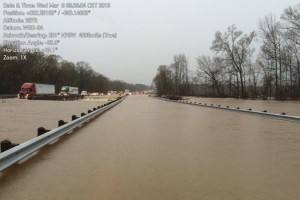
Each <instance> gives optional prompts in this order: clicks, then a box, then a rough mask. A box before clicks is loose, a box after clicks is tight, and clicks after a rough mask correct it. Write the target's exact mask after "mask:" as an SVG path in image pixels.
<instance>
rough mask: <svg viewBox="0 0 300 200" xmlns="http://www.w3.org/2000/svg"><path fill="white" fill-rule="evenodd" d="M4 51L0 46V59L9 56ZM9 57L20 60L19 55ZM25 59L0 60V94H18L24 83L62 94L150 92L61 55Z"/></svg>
mask: <svg viewBox="0 0 300 200" xmlns="http://www.w3.org/2000/svg"><path fill="white" fill-rule="evenodd" d="M4 48H6V46H0V57H1V58H3V55H5V54H6V53H5V52H4ZM15 48H17V47H15ZM10 55H12V56H14V55H15V56H19V55H20V53H11V54H10ZM26 57H27V60H23V61H22V60H16V61H4V60H3V59H0V94H17V93H18V92H19V91H20V88H21V85H22V84H23V83H25V82H36V83H46V84H53V85H55V86H56V92H59V90H60V88H61V86H63V85H69V86H74V87H79V90H80V91H82V90H86V91H88V92H99V93H106V92H107V91H109V90H114V91H124V90H125V89H129V90H130V91H143V90H147V89H149V86H146V85H143V84H130V83H126V82H124V81H120V80H110V79H109V78H108V77H106V76H104V75H103V74H101V73H98V72H96V71H95V70H94V69H93V68H92V66H91V65H90V64H89V63H87V62H84V61H80V62H77V63H73V62H70V61H67V60H63V59H62V58H61V57H60V56H58V55H46V54H44V53H40V52H34V53H31V52H27V53H26Z"/></svg>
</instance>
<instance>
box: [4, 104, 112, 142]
mask: <svg viewBox="0 0 300 200" xmlns="http://www.w3.org/2000/svg"><path fill="white" fill-rule="evenodd" d="M106 102H107V100H106V99H101V100H93V99H90V100H79V101H39V100H36V101H33V100H32V101H30V100H24V99H5V100H3V101H0V140H1V141H2V140H4V139H9V140H11V141H12V142H15V143H22V142H25V141H26V140H28V139H31V138H33V137H35V136H36V135H37V128H38V127H44V128H46V129H53V128H56V127H57V125H58V120H64V121H66V122H68V121H70V120H71V116H72V115H76V116H80V114H81V113H82V112H84V113H87V111H88V110H89V109H93V108H94V107H97V106H100V105H102V104H104V103H106Z"/></svg>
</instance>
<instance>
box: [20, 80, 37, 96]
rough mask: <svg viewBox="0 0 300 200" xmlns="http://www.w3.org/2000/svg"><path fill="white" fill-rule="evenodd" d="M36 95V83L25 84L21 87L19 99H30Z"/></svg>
mask: <svg viewBox="0 0 300 200" xmlns="http://www.w3.org/2000/svg"><path fill="white" fill-rule="evenodd" d="M34 95H35V85H34V83H24V84H23V85H22V86H21V91H20V92H19V94H18V97H19V99H24V98H26V99H27V98H28V97H30V96H34Z"/></svg>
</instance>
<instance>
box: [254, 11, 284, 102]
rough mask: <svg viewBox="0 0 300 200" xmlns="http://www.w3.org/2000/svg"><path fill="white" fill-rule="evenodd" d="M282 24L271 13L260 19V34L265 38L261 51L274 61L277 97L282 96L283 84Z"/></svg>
mask: <svg viewBox="0 0 300 200" xmlns="http://www.w3.org/2000/svg"><path fill="white" fill-rule="evenodd" d="M280 27H281V24H280V23H279V22H278V21H276V19H275V17H274V16H273V15H272V14H270V15H267V16H265V18H264V19H260V20H259V30H260V36H261V38H262V39H263V45H262V47H261V51H262V53H263V54H265V58H266V59H268V60H270V61H271V62H272V66H274V70H272V71H274V72H275V74H274V76H275V97H276V99H278V98H279V96H281V92H280V91H281V85H282V82H281V81H282V79H281V75H282V66H281V64H282V62H281V57H280V54H281V43H282V41H281V40H282V32H281V29H280Z"/></svg>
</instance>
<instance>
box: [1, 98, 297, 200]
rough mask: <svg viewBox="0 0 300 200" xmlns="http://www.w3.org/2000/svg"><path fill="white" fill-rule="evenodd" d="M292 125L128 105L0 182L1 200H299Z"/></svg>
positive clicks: (145, 101)
mask: <svg viewBox="0 0 300 200" xmlns="http://www.w3.org/2000/svg"><path fill="white" fill-rule="evenodd" d="M299 130H300V123H295V122H288V121H282V120H277V119H271V118H263V117H258V116H253V115H246V114H241V113H235V112H227V111H219V110H215V109H207V108H200V107H199V108H198V107H194V106H189V105H182V104H176V103H169V102H165V101H161V100H157V99H151V98H148V97H145V96H130V97H128V98H127V99H126V100H124V101H123V102H122V103H121V104H119V105H117V106H116V107H114V108H112V109H111V110H110V111H108V112H106V113H104V114H103V115H101V116H100V117H99V118H96V119H95V120H93V122H92V123H89V124H87V125H85V126H83V127H82V128H79V129H78V130H77V131H75V132H73V133H72V134H70V135H67V136H66V137H64V138H62V139H61V140H59V141H58V142H56V143H55V144H52V145H49V146H48V147H46V148H45V149H43V150H41V151H40V152H39V153H38V154H37V155H35V156H34V157H32V158H30V159H28V160H27V161H25V162H23V163H22V164H21V165H17V166H14V167H13V168H10V169H8V170H6V171H4V172H3V173H2V174H1V177H0V197H1V200H2V199H3V200H6V199H91V200H96V199H97V200H99V199H113V200H119V199H120V200H121V199H122V200H123V199H125V200H127V199H128V200H134V199H137V200H140V199H146V200H147V199H149V200H150V199H151V200H153V199H172V200H173V199H195V200H196V199H197V200H198V199H207V200H210V199H214V200H215V199H228V200H232V199H243V200H250V199H251V200H253V199H256V200H260V199H261V200H266V199H272V200H277V199H278V200H279V199H280V200H281V199H289V200H298V199H300V134H299Z"/></svg>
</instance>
